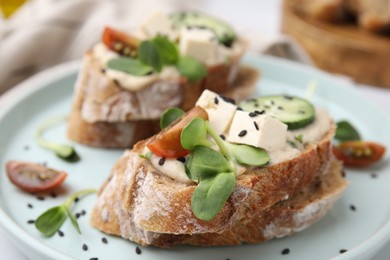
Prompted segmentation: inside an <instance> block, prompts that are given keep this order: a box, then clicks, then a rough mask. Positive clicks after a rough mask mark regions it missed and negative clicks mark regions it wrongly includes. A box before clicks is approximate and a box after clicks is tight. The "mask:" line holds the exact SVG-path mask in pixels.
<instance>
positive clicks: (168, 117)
mask: <svg viewBox="0 0 390 260" xmlns="http://www.w3.org/2000/svg"><path fill="white" fill-rule="evenodd" d="M184 114H185V112H184V111H183V110H181V109H180V108H176V107H171V108H168V109H167V110H165V111H164V113H163V114H162V115H161V119H160V127H161V129H164V128H165V127H167V126H168V125H170V124H171V123H173V122H174V121H175V120H176V119H178V118H180V117H181V116H182V115H184Z"/></svg>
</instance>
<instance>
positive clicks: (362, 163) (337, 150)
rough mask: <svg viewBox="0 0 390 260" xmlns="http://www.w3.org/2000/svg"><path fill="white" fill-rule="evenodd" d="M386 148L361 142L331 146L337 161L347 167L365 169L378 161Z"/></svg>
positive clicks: (348, 142) (372, 143)
mask: <svg viewBox="0 0 390 260" xmlns="http://www.w3.org/2000/svg"><path fill="white" fill-rule="evenodd" d="M385 151H386V148H385V147H384V146H383V145H381V144H378V143H374V142H363V141H347V142H342V143H341V144H339V145H338V146H333V154H334V155H335V156H336V158H337V159H339V160H341V161H343V162H344V165H346V166H349V167H355V168H360V167H366V166H369V165H371V164H373V163H375V162H377V161H379V160H380V159H382V157H383V155H384V154H385Z"/></svg>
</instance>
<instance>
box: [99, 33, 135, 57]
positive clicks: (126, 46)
mask: <svg viewBox="0 0 390 260" xmlns="http://www.w3.org/2000/svg"><path fill="white" fill-rule="evenodd" d="M102 41H103V43H104V45H106V46H107V48H109V49H111V50H113V51H115V52H118V53H121V54H125V55H127V56H131V52H132V51H133V50H136V49H137V48H138V46H139V44H140V41H139V39H137V38H135V37H133V36H131V35H129V34H127V33H124V32H121V31H118V30H115V29H113V28H110V27H105V28H104V31H103V35H102Z"/></svg>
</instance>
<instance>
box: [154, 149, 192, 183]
mask: <svg viewBox="0 0 390 260" xmlns="http://www.w3.org/2000/svg"><path fill="white" fill-rule="evenodd" d="M150 161H151V163H152V164H153V166H154V167H155V168H156V169H157V170H158V171H159V172H161V173H162V174H164V175H166V176H168V177H170V178H172V179H174V180H176V181H180V182H184V183H190V182H192V180H191V179H190V178H188V176H187V174H186V172H185V169H184V163H182V162H180V161H178V160H176V159H163V158H162V157H159V156H156V155H152V156H151V157H150Z"/></svg>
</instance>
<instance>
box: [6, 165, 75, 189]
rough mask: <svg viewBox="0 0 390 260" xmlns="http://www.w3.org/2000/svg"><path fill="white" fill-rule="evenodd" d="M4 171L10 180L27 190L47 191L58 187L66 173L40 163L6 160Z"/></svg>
mask: <svg viewBox="0 0 390 260" xmlns="http://www.w3.org/2000/svg"><path fill="white" fill-rule="evenodd" d="M6 171H7V175H8V178H9V179H10V181H11V182H12V183H13V184H15V185H16V186H17V187H18V188H20V189H22V190H24V191H27V192H40V191H49V190H52V189H54V188H56V187H58V186H59V185H60V184H61V183H62V182H63V181H64V180H65V178H66V177H67V176H68V174H67V173H65V172H62V171H57V170H54V169H51V168H47V167H45V166H42V165H40V164H36V163H30V162H21V161H8V162H7V164H6Z"/></svg>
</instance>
